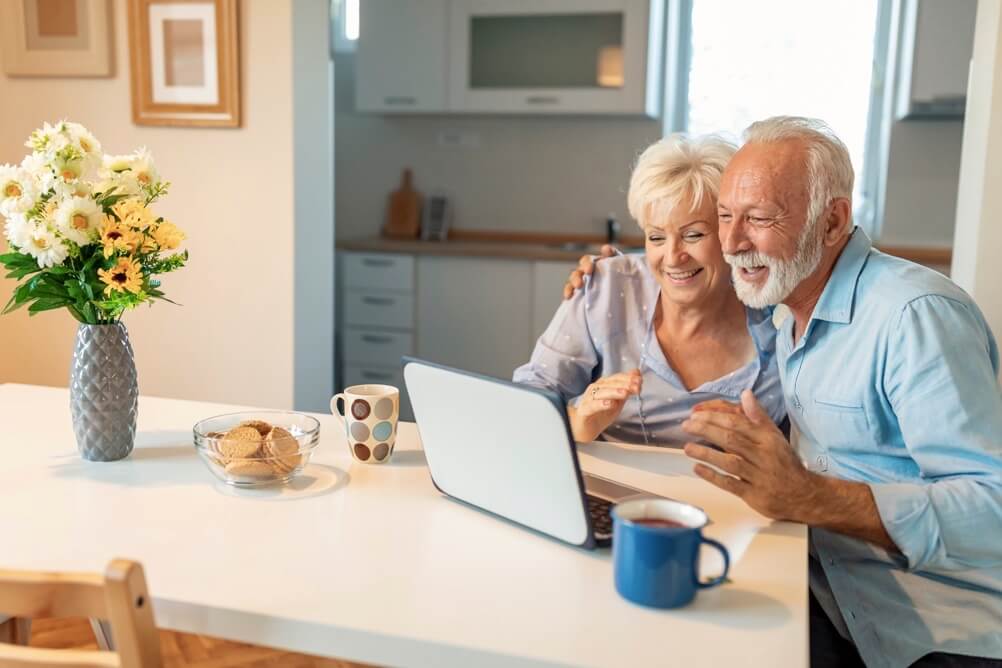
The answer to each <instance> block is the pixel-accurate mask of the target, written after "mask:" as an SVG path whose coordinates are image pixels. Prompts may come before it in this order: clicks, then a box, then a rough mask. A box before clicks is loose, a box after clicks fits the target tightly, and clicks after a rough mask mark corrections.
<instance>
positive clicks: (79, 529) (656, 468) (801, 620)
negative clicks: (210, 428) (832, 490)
mask: <svg viewBox="0 0 1002 668" xmlns="http://www.w3.org/2000/svg"><path fill="white" fill-rule="evenodd" d="M239 409H240V407H236V406H224V405H218V404H207V403H195V402H186V401H174V400H166V399H155V398H149V397H143V398H141V399H140V404H139V435H138V437H137V446H136V450H135V452H134V453H133V454H132V455H131V456H130V457H129V458H128V459H126V460H124V461H121V462H115V463H110V464H98V463H90V462H85V461H83V460H81V459H80V458H79V457H78V456H77V455H76V451H75V442H74V438H73V433H72V429H71V426H70V418H69V401H68V393H67V391H66V390H65V389H56V388H44V387H33V386H24V385H0V425H3V437H2V441H0V442H2V446H0V447H2V450H0V452H2V453H3V464H2V465H0V494H2V496H0V498H2V499H3V502H4V503H3V510H4V512H3V517H2V519H0V527H2V528H0V567H4V568H25V569H45V570H48V569H55V570H102V569H103V568H104V566H105V564H106V563H107V562H108V560H109V559H111V558H112V557H117V556H122V557H128V558H132V559H136V560H138V561H140V562H142V563H143V565H144V567H145V569H146V575H147V580H148V584H149V587H150V590H151V592H152V593H153V595H154V606H155V611H156V620H157V624H158V625H160V626H162V627H165V628H172V629H177V630H181V631H186V632H194V633H202V634H208V635H213V636H219V637H223V638H230V639H233V640H239V641H246V642H251V643H257V644H262V645H271V646H274V647H281V648H287V649H290V650H294V651H301V652H307V653H312V654H318V655H326V656H335V657H341V658H346V659H353V660H358V661H365V662H371V663H376V664H390V665H415V666H501V665H504V666H508V665H589V666H643V665H658V666H665V665H679V666H692V665H707V666H719V665H742V666H751V665H762V666H776V665H783V666H804V665H806V664H807V658H808V644H807V572H806V570H807V564H806V533H805V531H804V529H803V527H801V526H798V525H792V524H786V523H771V522H769V521H768V520H766V519H765V518H763V517H761V516H760V515H758V514H756V513H755V512H753V511H751V510H749V509H748V508H747V507H746V506H744V504H743V503H741V502H740V501H738V500H736V499H734V498H731V497H730V496H728V495H726V494H724V493H722V492H719V491H717V490H715V489H714V488H712V487H710V486H709V485H707V484H706V483H704V482H702V481H701V480H699V479H698V478H695V477H694V476H692V475H691V473H690V471H691V467H690V464H689V463H688V462H687V461H686V460H685V458H684V457H683V456H681V455H678V454H676V453H672V452H656V453H652V452H649V451H634V450H630V449H626V448H622V447H617V446H611V445H597V444H590V445H586V446H581V453H582V455H581V462H582V467H583V468H584V469H585V470H588V471H591V472H594V473H598V474H600V475H604V476H606V477H611V478H614V479H619V480H623V481H624V482H628V483H630V484H633V485H635V486H638V487H641V488H644V489H649V490H651V491H654V492H658V493H661V494H665V495H668V496H672V497H674V498H678V499H683V500H686V501H690V502H692V503H695V504H697V505H699V506H701V507H703V508H704V509H705V510H706V511H707V512H708V513H709V515H710V516H711V518H712V521H713V524H712V526H710V527H709V528H708V530H707V531H706V533H707V534H708V535H709V536H712V537H714V538H717V539H719V540H723V542H724V543H725V544H727V545H728V547H730V548H731V550H732V552H734V553H735V556H736V563H735V564H734V566H733V568H732V571H731V579H732V582H731V583H729V584H726V585H724V586H722V587H719V588H717V589H713V590H709V591H705V592H702V593H700V594H699V596H698V597H697V600H696V601H695V603H693V604H692V605H690V606H689V607H687V608H684V609H680V610H674V611H655V610H648V609H644V608H640V607H638V606H635V605H633V604H631V603H628V602H627V601H625V600H623V599H621V598H620V597H619V596H618V595H617V594H616V592H615V590H614V588H613V584H612V568H611V566H612V563H611V554H610V553H609V552H608V551H598V552H587V551H584V550H578V549H575V548H570V547H567V546H565V545H563V544H561V543H558V542H556V541H553V540H550V539H548V538H545V537H542V536H539V535H536V534H533V533H530V532H528V531H525V530H523V529H520V528H518V527H516V526H514V525H511V524H508V523H506V522H502V521H498V520H496V519H494V518H492V517H490V516H488V515H486V514H483V513H481V512H479V511H476V510H472V509H470V508H468V507H465V506H463V505H461V504H458V503H456V502H454V501H451V500H449V499H447V498H445V497H443V496H441V495H440V494H439V493H438V492H436V490H435V489H434V487H433V486H432V484H431V481H430V479H429V476H428V471H427V469H426V467H425V464H424V457H423V453H422V452H421V450H420V445H419V439H418V436H417V430H416V428H415V426H414V425H413V424H404V425H402V426H401V430H400V433H401V436H400V439H399V441H398V445H397V450H396V454H395V458H394V461H393V463H392V464H391V465H385V466H371V465H364V464H355V463H353V462H352V460H351V458H350V456H349V454H348V451H347V445H346V443H345V442H344V437H343V435H342V432H341V430H340V429H339V428H337V426H336V423H335V421H334V418H333V417H331V416H322V415H321V416H317V417H319V419H320V421H321V425H322V426H321V444H320V446H319V448H318V450H317V453H316V456H315V457H314V460H313V463H312V464H311V466H310V468H309V469H307V471H306V475H305V477H304V478H303V479H302V480H301V482H300V484H299V485H297V486H295V488H293V489H286V490H271V491H257V492H255V491H244V490H234V489H230V488H228V487H226V486H225V485H222V484H220V483H217V482H216V481H215V478H213V477H212V475H211V474H210V473H209V471H208V470H207V469H206V468H205V467H204V466H203V464H202V463H201V461H200V460H199V459H198V457H197V455H196V454H195V452H194V450H193V448H192V445H191V436H190V434H191V432H190V428H191V425H192V424H193V423H194V422H196V421H197V420H198V419H200V418H203V417H207V416H210V415H215V414H218V413H225V412H230V411H233V410H239ZM645 469H646V470H645ZM527 474H528V475H531V472H530V473H527ZM710 554H711V551H709V550H707V551H705V552H704V556H709V555H710ZM706 561H707V563H706V564H704V566H705V567H706V568H705V569H704V570H706V571H707V572H709V571H710V570H712V569H713V568H714V567H715V566H716V564H714V563H712V562H711V560H710V559H706Z"/></svg>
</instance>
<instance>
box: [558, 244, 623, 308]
mask: <svg viewBox="0 0 1002 668" xmlns="http://www.w3.org/2000/svg"><path fill="white" fill-rule="evenodd" d="M615 254H616V247H615V246H610V245H609V244H604V245H603V246H602V250H601V254H600V255H599V256H598V257H594V256H592V255H582V256H581V259H580V260H578V268H577V269H575V270H574V271H572V272H571V275H570V276H568V277H567V282H566V283H564V299H570V298H571V297H572V296H573V295H574V291H575V290H578V289H580V288H583V287H584V278H585V276H591V274H592V272H593V271H595V263H596V262H598V261H599V260H601V259H602V258H604V257H612V256H614V255H615Z"/></svg>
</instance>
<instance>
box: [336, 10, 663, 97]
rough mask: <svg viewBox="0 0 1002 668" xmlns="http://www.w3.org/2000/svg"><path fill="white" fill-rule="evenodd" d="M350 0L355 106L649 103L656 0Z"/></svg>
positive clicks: (657, 64) (655, 75) (659, 22)
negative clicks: (356, 18)
mask: <svg viewBox="0 0 1002 668" xmlns="http://www.w3.org/2000/svg"><path fill="white" fill-rule="evenodd" d="M362 8H363V14H362V17H361V26H362V27H361V34H360V36H359V42H358V56H357V72H356V86H357V100H358V102H357V106H358V109H359V111H375V112H403V113H407V112H429V111H440V112H442V111H444V112H455V113H528V114H629V115H646V116H651V117H656V116H658V115H659V114H660V100H661V80H662V78H663V72H662V60H663V58H662V55H663V44H664V23H665V20H664V0H434V1H426V2H420V3H416V2H415V3H401V2H399V1H396V2H395V1H394V0H365V2H363V3H362ZM432 24H434V25H432ZM417 35H420V37H417Z"/></svg>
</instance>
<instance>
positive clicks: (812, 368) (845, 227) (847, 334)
mask: <svg viewBox="0 0 1002 668" xmlns="http://www.w3.org/2000/svg"><path fill="white" fill-rule="evenodd" d="M745 139H746V143H745V144H744V146H743V147H742V148H741V149H740V150H739V151H738V152H737V153H736V154H735V156H734V157H733V158H732V160H731V162H730V163H729V164H728V166H727V168H726V170H725V172H724V175H723V180H722V183H721V192H720V197H719V209H718V216H719V223H720V224H719V232H720V240H721V246H722V248H723V252H724V254H725V257H726V259H727V261H728V262H729V263H730V265H731V267H732V270H733V280H734V287H735V290H736V291H737V294H738V296H739V297H740V299H741V300H742V301H744V302H745V303H746V304H748V305H750V306H759V307H760V306H765V305H767V304H777V303H783V304H786V306H787V307H789V310H790V313H791V315H790V316H789V317H787V318H786V320H785V321H784V322H783V324H782V325H781V327H780V331H779V340H778V343H777V355H778V358H779V368H780V375H781V379H782V384H783V390H784V394H785V397H786V403H787V407H788V410H789V416H790V419H791V422H792V424H793V426H794V433H795V435H796V437H797V438H796V440H795V442H796V444H797V447H796V448H794V447H791V445H790V443H789V442H787V440H786V439H785V438H784V436H783V434H782V433H781V432H780V431H779V430H778V429H777V428H776V427H775V426H773V424H772V422H771V421H770V420H769V419H768V418H767V416H766V415H765V414H764V412H763V410H762V409H761V408H760V407H759V406H758V405H757V403H756V402H755V399H754V397H753V396H752V395H751V393H750V392H747V391H746V392H744V394H743V395H742V397H741V402H740V405H733V406H731V405H724V404H721V403H719V402H717V403H715V404H713V405H707V406H704V407H702V410H700V408H701V407H699V406H697V407H696V409H695V410H694V411H693V413H692V414H691V416H690V417H689V419H688V420H686V421H685V423H684V424H683V428H684V429H685V430H686V431H687V432H689V433H691V434H693V435H694V436H697V437H700V438H701V439H703V440H705V441H708V442H710V443H713V444H716V445H718V446H720V448H721V450H716V449H712V448H709V447H705V446H701V445H697V444H695V443H689V444H687V445H686V448H685V452H686V454H687V455H688V456H689V457H691V458H693V459H695V460H698V462H699V463H697V464H696V465H695V472H696V473H697V474H698V475H699V476H700V477H702V478H704V479H705V480H707V481H708V482H710V483H712V484H714V485H716V486H717V487H720V488H721V489H724V490H726V491H728V492H730V493H732V494H735V495H737V496H739V497H741V498H742V499H744V500H745V502H747V503H748V505H750V506H751V507H753V508H755V509H756V510H758V511H759V512H761V513H763V514H764V515H766V516H768V517H772V518H775V519H781V520H790V521H794V522H802V523H804V524H807V525H808V526H810V527H811V531H810V554H811V558H810V585H811V592H812V596H811V661H812V665H814V666H828V665H859V664H860V660H862V661H863V662H865V664H866V665H868V666H908V665H917V666H988V665H994V666H999V665H1002V663H1000V662H999V661H998V660H999V659H1002V395H1000V392H999V385H998V381H997V374H998V371H999V354H998V348H997V346H996V343H995V339H994V337H993V336H992V333H991V331H990V330H989V328H988V326H987V324H986V323H985V321H984V319H983V317H982V315H981V312H980V311H979V310H978V308H977V306H976V305H975V304H974V302H973V301H972V300H971V299H970V297H968V296H967V295H966V294H965V293H964V292H963V291H962V290H961V289H959V288H958V287H957V286H956V285H954V284H953V283H951V282H950V281H949V280H947V279H946V278H944V277H943V276H941V275H940V274H938V273H936V272H933V271H931V270H927V269H924V268H922V267H920V266H917V265H915V264H912V263H909V262H906V261H904V260H900V259H896V258H893V257H890V256H887V255H884V254H883V253H880V252H879V251H876V250H875V249H873V248H872V246H871V242H870V239H869V238H868V237H867V236H866V234H865V233H864V232H863V231H862V230H861V229H858V228H856V229H853V225H852V189H853V170H852V165H851V163H850V161H849V155H848V152H847V150H846V148H845V146H844V145H843V143H842V142H841V141H840V140H839V139H838V138H837V137H836V136H835V135H834V134H833V133H832V132H831V130H830V129H829V128H828V127H827V126H826V125H825V124H824V123H821V122H820V121H816V120H811V119H804V118H793V117H777V118H771V119H768V120H765V121H761V122H758V123H754V124H753V125H752V126H751V127H749V128H748V130H747V131H746V133H745ZM988 657H992V658H988Z"/></svg>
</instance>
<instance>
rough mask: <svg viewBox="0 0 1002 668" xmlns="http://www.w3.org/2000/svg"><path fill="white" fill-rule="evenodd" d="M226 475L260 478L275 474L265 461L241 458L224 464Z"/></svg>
mask: <svg viewBox="0 0 1002 668" xmlns="http://www.w3.org/2000/svg"><path fill="white" fill-rule="evenodd" d="M226 475H228V476H230V477H232V478H251V479H254V480H260V479H262V478H271V477H272V476H273V475H275V471H274V470H272V468H271V467H270V466H268V464H267V463H266V462H262V461H260V460H257V459H241V460H239V461H234V462H230V463H229V464H227V465H226Z"/></svg>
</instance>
